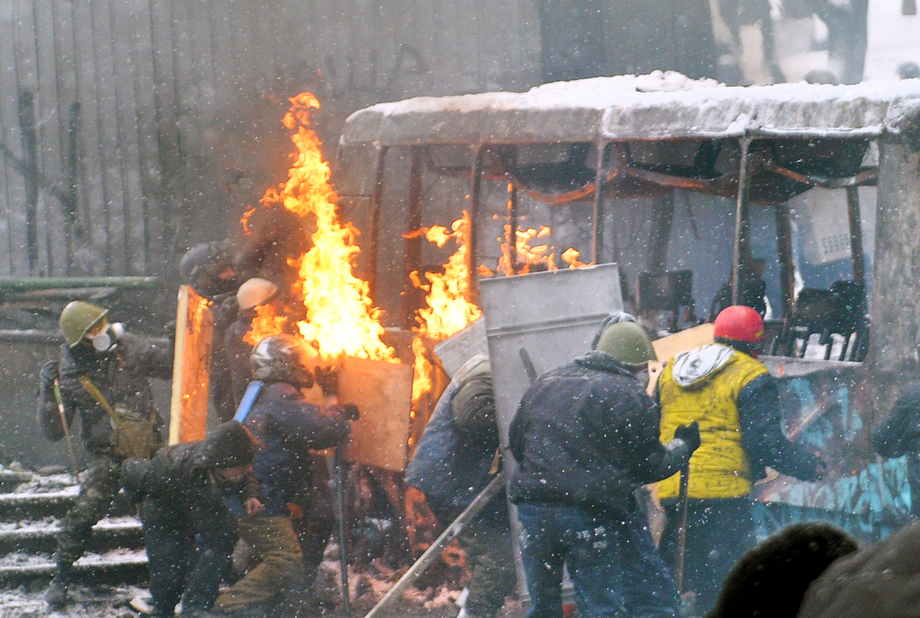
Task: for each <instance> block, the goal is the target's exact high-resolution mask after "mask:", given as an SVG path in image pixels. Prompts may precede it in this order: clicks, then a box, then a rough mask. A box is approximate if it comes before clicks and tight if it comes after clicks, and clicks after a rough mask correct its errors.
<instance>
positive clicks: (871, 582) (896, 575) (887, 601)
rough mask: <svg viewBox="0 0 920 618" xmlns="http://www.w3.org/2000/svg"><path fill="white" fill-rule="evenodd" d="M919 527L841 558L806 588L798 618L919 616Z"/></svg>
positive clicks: (902, 531) (903, 529)
mask: <svg viewBox="0 0 920 618" xmlns="http://www.w3.org/2000/svg"><path fill="white" fill-rule="evenodd" d="M918 584H920V524H918V523H914V524H910V525H908V526H907V527H905V528H902V529H901V530H900V531H898V532H897V533H895V534H892V535H890V536H887V537H885V538H884V539H882V540H881V541H877V542H875V543H872V544H871V545H867V546H866V547H864V548H863V549H861V550H859V551H858V552H856V553H854V554H851V555H849V556H846V557H845V558H841V559H840V560H838V561H837V562H835V563H834V564H832V565H831V566H830V567H828V569H827V570H826V571H825V572H824V573H823V574H822V575H821V577H819V578H818V579H817V580H815V581H814V582H813V583H812V585H811V587H810V588H809V589H808V592H807V594H806V595H805V598H804V599H803V600H802V605H801V607H800V608H799V613H798V614H797V616H798V617H799V618H864V617H866V616H871V617H872V618H905V617H906V616H920V595H918V594H917V590H918V589H920V586H918Z"/></svg>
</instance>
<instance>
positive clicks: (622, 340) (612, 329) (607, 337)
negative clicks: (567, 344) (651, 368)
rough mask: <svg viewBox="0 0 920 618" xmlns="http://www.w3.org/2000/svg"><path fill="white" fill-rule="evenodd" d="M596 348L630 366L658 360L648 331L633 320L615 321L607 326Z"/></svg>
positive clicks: (634, 366)
mask: <svg viewBox="0 0 920 618" xmlns="http://www.w3.org/2000/svg"><path fill="white" fill-rule="evenodd" d="M597 350H599V351H601V352H606V353H607V354H609V355H610V356H612V357H614V358H615V359H617V360H618V361H620V362H621V363H623V364H624V365H628V366H630V367H632V368H637V367H641V366H642V365H645V364H646V363H647V362H649V361H653V360H658V358H657V356H656V355H655V349H654V348H653V347H652V340H651V339H649V337H648V333H646V332H645V329H644V328H642V327H641V326H639V325H638V324H636V323H635V322H617V323H615V324H611V325H610V326H608V327H607V329H606V330H605V331H604V332H603V334H601V338H600V340H599V341H598V342H597Z"/></svg>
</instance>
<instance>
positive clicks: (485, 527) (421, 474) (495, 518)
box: [406, 354, 516, 618]
mask: <svg viewBox="0 0 920 618" xmlns="http://www.w3.org/2000/svg"><path fill="white" fill-rule="evenodd" d="M497 452H498V424H497V421H496V416H495V400H494V396H493V393H492V371H491V366H490V364H489V357H488V355H487V354H477V355H476V356H473V357H472V358H470V359H469V360H468V361H467V362H466V363H464V364H463V366H461V367H460V369H458V370H457V372H456V373H455V374H454V376H453V379H452V380H451V382H450V384H449V385H448V386H447V389H446V390H445V391H444V393H443V394H442V395H441V398H440V399H439V400H438V403H437V405H436V406H435V409H434V413H433V414H432V416H431V419H430V420H429V421H428V425H427V426H426V427H425V433H424V434H423V435H422V438H421V439H420V440H419V443H418V446H417V447H416V449H415V454H414V455H413V457H412V461H410V462H409V467H408V468H407V470H406V483H407V484H408V485H409V486H411V487H415V488H416V489H419V490H420V491H422V492H423V493H424V494H425V502H426V503H427V504H428V506H429V507H430V508H431V510H432V512H433V513H434V515H435V517H436V518H437V519H438V521H439V522H440V523H441V524H442V525H445V526H446V525H448V524H450V523H451V522H453V521H454V520H455V519H456V518H457V517H458V516H459V515H460V513H462V512H463V510H464V509H465V508H466V507H467V506H469V504H470V502H472V501H473V499H474V498H475V497H476V496H477V495H478V494H479V493H480V492H481V491H482V490H483V489H484V488H485V487H486V485H488V484H489V482H490V481H491V480H492V478H493V477H494V476H495V474H496V473H497V472H498V459H497V458H496V457H497ZM459 538H460V545H461V547H462V548H463V549H464V551H465V552H466V554H467V556H468V557H469V560H470V563H471V565H472V575H471V578H470V582H469V585H468V586H467V588H468V590H469V593H468V595H467V597H466V601H465V602H464V605H463V609H462V610H461V611H460V615H459V617H458V618H492V617H493V616H495V614H496V613H498V611H499V610H500V609H501V608H502V605H503V604H504V602H505V597H506V596H508V594H510V593H511V592H513V591H514V587H515V583H516V574H515V569H514V558H513V553H512V545H511V523H510V520H509V519H508V506H507V500H506V497H505V492H504V491H502V492H500V493H499V494H497V495H495V496H494V497H493V498H492V500H491V501H490V502H489V504H487V505H486V506H485V507H484V508H483V510H482V511H480V512H479V513H478V514H477V516H476V518H475V519H474V520H473V521H471V522H470V523H469V524H467V525H466V526H464V527H463V530H462V531H461V532H460V537H459Z"/></svg>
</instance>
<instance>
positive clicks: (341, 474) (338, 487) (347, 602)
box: [332, 446, 351, 616]
mask: <svg viewBox="0 0 920 618" xmlns="http://www.w3.org/2000/svg"><path fill="white" fill-rule="evenodd" d="M332 461H333V467H334V468H335V502H336V515H337V516H338V520H339V568H340V569H341V571H342V609H343V610H344V611H345V615H346V616H350V615H351V594H350V592H349V589H348V534H347V530H346V526H345V471H344V466H343V464H342V449H341V447H339V446H336V447H335V450H334V451H333V457H332Z"/></svg>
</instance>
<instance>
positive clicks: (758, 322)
mask: <svg viewBox="0 0 920 618" xmlns="http://www.w3.org/2000/svg"><path fill="white" fill-rule="evenodd" d="M713 326H714V327H715V329H714V332H713V336H714V337H715V338H716V339H733V340H735V341H749V342H751V343H755V342H757V341H760V340H761V339H763V318H762V317H760V314H759V313H757V311H755V310H754V309H751V308H750V307H745V306H744V305H732V306H730V307H726V308H725V309H723V310H722V311H721V312H720V313H719V315H718V316H717V317H716V321H715V322H713Z"/></svg>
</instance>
